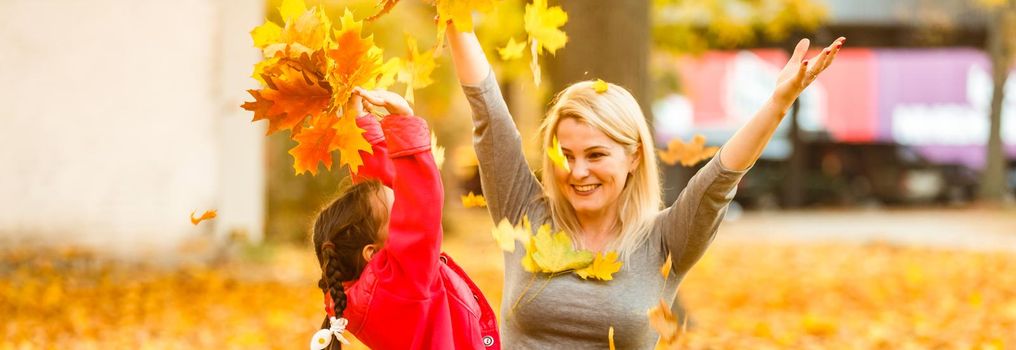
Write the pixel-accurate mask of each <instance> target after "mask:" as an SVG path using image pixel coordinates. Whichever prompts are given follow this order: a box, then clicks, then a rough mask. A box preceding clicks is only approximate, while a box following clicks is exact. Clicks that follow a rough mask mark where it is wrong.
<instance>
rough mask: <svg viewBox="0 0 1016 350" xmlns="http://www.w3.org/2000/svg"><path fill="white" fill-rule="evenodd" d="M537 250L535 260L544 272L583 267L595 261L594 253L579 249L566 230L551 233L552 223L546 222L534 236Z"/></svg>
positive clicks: (534, 254) (534, 255)
mask: <svg viewBox="0 0 1016 350" xmlns="http://www.w3.org/2000/svg"><path fill="white" fill-rule="evenodd" d="M532 240H533V241H534V246H535V247H536V252H534V253H533V261H534V262H536V265H538V266H539V267H540V271H541V272H544V273H555V272H561V271H567V270H574V269H581V268H584V267H586V266H589V264H590V263H592V262H593V253H590V252H588V251H579V250H576V249H575V246H574V245H573V244H572V240H571V237H569V236H568V234H567V233H565V232H564V231H558V232H557V233H555V234H550V225H549V224H544V225H543V226H542V227H540V230H539V232H538V233H537V234H536V236H534V237H533V238H532Z"/></svg>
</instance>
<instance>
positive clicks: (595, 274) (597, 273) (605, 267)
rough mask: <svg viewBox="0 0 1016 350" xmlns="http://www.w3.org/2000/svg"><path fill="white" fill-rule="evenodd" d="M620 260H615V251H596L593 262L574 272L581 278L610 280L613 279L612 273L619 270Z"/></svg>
mask: <svg viewBox="0 0 1016 350" xmlns="http://www.w3.org/2000/svg"><path fill="white" fill-rule="evenodd" d="M621 265H623V263H622V262H620V261H617V252H613V251H612V252H608V253H607V254H603V253H597V254H596V257H595V258H593V263H592V264H589V266H587V267H585V268H582V269H578V270H575V273H576V274H578V275H579V277H582V279H589V278H592V279H598V280H601V281H610V280H613V279H614V273H615V272H617V271H620V270H621Z"/></svg>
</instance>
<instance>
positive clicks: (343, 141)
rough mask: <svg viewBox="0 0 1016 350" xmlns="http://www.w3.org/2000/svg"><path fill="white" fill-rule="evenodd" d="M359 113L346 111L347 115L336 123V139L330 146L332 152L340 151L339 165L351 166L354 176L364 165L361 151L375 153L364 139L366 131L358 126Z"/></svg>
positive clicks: (351, 110) (350, 169) (350, 110)
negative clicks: (357, 115)
mask: <svg viewBox="0 0 1016 350" xmlns="http://www.w3.org/2000/svg"><path fill="white" fill-rule="evenodd" d="M358 112H359V111H355V110H353V109H346V113H345V115H343V116H342V118H339V121H338V122H336V123H335V129H336V131H337V133H336V134H335V138H333V139H332V143H331V146H329V147H330V149H331V150H336V149H337V150H339V165H343V164H345V165H347V166H349V171H350V172H352V173H354V174H355V173H357V171H359V169H360V166H361V165H363V158H361V157H360V151H364V152H367V154H373V153H374V150H373V149H372V148H371V147H370V143H369V142H367V139H366V138H364V137H363V133H364V132H365V131H364V130H363V129H360V127H359V126H357V125H356V114H357V113H358Z"/></svg>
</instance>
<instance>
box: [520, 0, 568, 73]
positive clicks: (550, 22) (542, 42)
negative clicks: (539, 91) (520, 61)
mask: <svg viewBox="0 0 1016 350" xmlns="http://www.w3.org/2000/svg"><path fill="white" fill-rule="evenodd" d="M524 21H525V29H526V33H528V34H529V39H528V41H529V45H530V49H531V50H530V54H531V55H532V60H531V61H530V63H529V68H530V70H532V71H533V82H535V83H536V85H537V86H539V85H540V80H541V79H540V76H541V74H540V63H539V56H540V55H541V54H543V51H545V50H546V51H547V52H550V54H551V55H553V54H555V53H556V52H557V49H560V48H562V47H564V44H565V43H567V42H568V35H566V34H565V33H564V32H563V31H561V30H560V29H559V28H560V27H561V26H563V25H564V24H565V23H567V22H568V14H567V13H565V12H564V10H562V9H561V7H560V6H554V7H551V8H547V0H533V3H532V4H526V14H525V16H524Z"/></svg>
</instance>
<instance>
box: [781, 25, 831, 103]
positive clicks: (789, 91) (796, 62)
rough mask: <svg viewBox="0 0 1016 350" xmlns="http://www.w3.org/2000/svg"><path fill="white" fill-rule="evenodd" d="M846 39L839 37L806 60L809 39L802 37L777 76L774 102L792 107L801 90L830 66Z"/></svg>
mask: <svg viewBox="0 0 1016 350" xmlns="http://www.w3.org/2000/svg"><path fill="white" fill-rule="evenodd" d="M845 41H847V38H844V37H839V38H838V39H836V40H834V41H833V43H832V44H831V45H829V47H826V48H825V49H823V50H822V52H821V53H819V54H818V55H817V56H815V57H812V58H811V59H808V60H805V59H804V54H805V53H806V52H807V51H808V44H809V41H808V39H801V41H800V42H798V43H797V47H796V48H794V54H793V55H791V56H790V61H789V62H787V65H786V66H784V67H783V71H781V72H780V75H779V77H778V78H776V91H774V92H773V100H774V102H777V103H779V104H780V105H782V106H785V108H784V110H786V108H790V105H791V104H793V103H794V100H796V99H797V96H799V95H801V92H802V91H804V89H805V88H807V87H808V85H811V82H813V81H815V79H816V78H818V75H819V74H820V73H822V71H824V70H825V69H826V68H827V67H829V64H831V63H832V62H833V59H834V58H836V53H837V52H840V48H841V47H843V42H845Z"/></svg>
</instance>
